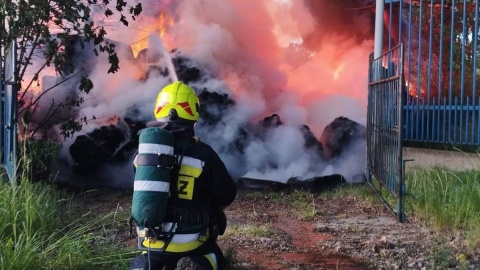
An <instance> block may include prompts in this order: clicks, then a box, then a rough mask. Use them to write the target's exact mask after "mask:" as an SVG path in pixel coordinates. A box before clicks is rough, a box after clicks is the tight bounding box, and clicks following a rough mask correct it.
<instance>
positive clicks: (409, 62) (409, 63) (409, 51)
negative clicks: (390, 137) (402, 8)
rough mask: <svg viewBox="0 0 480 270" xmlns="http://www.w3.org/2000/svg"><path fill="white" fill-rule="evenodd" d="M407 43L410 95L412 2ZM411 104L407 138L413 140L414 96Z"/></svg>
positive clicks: (408, 92)
mask: <svg viewBox="0 0 480 270" xmlns="http://www.w3.org/2000/svg"><path fill="white" fill-rule="evenodd" d="M407 44H408V52H407V55H408V59H407V70H408V72H407V81H408V86H407V94H408V95H409V96H410V85H411V81H410V75H411V72H410V70H411V59H410V57H411V52H412V5H411V4H410V5H409V10H408V41H407ZM409 104H410V106H409V110H408V113H409V116H410V121H409V123H408V124H407V128H408V131H409V132H407V134H409V136H407V138H409V139H412V140H413V138H414V137H413V128H414V127H415V125H414V123H413V117H414V115H413V106H414V105H415V99H414V96H412V101H411V103H409Z"/></svg>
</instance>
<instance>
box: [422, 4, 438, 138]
mask: <svg viewBox="0 0 480 270" xmlns="http://www.w3.org/2000/svg"><path fill="white" fill-rule="evenodd" d="M428 38H429V41H428V72H427V107H430V96H431V95H430V86H431V81H432V54H433V51H432V46H433V45H432V43H433V0H430V34H429V37H428ZM419 61H420V59H419ZM432 113H433V112H432ZM429 122H430V110H427V123H429ZM434 130H435V129H432V133H433V131H434ZM429 133H430V128H428V127H427V136H426V138H429Z"/></svg>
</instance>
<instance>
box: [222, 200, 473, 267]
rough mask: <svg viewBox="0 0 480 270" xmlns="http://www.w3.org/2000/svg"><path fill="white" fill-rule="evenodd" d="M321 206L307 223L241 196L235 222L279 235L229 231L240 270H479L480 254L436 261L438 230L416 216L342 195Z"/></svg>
mask: <svg viewBox="0 0 480 270" xmlns="http://www.w3.org/2000/svg"><path fill="white" fill-rule="evenodd" d="M243 192H245V191H243ZM315 207H316V209H318V212H317V214H316V215H315V217H314V219H313V220H311V221H303V220H301V219H300V218H299V214H298V213H296V212H295V210H294V209H292V208H291V207H289V206H287V205H284V204H282V203H276V202H272V201H271V200H269V199H267V198H266V197H265V198H262V197H261V196H258V197H254V198H242V196H241V195H240V196H239V199H237V200H236V201H235V202H234V203H233V204H232V205H231V206H230V207H228V209H227V212H226V213H227V216H228V219H229V224H230V226H237V227H238V226H246V225H249V226H253V227H260V226H265V225H268V226H269V227H270V228H271V229H272V231H274V232H275V233H273V234H272V235H270V236H259V237H255V236H250V237H245V236H243V235H239V236H235V235H230V234H227V235H225V236H222V237H221V238H220V241H219V242H220V245H221V246H222V247H223V248H224V250H226V249H227V248H228V247H234V249H235V250H236V258H237V260H238V265H239V268H238V269H265V270H267V269H268V270H270V269H344V270H353V269H389V270H390V269H479V268H476V267H479V266H480V264H478V259H479V258H476V259H474V258H472V259H473V260H472V261H471V262H470V265H469V266H467V267H466V268H459V265H458V263H457V262H455V261H449V260H447V259H446V258H442V257H440V258H438V259H437V261H435V258H432V251H433V252H435V249H436V248H438V247H436V246H435V241H434V239H433V235H434V233H433V232H431V231H429V230H428V229H426V228H425V227H424V226H422V225H420V224H417V223H416V222H415V221H414V220H407V222H406V223H404V224H400V223H397V222H396V221H395V219H394V218H393V216H392V215H391V214H390V213H388V212H387V211H386V210H385V209H384V207H383V206H381V205H376V206H371V205H369V204H367V203H365V202H364V201H361V200H359V199H356V198H350V197H341V198H330V199H316V200H315ZM440 248H446V247H440ZM434 255H435V253H434ZM438 255H439V256H442V254H441V253H440V252H439V253H438Z"/></svg>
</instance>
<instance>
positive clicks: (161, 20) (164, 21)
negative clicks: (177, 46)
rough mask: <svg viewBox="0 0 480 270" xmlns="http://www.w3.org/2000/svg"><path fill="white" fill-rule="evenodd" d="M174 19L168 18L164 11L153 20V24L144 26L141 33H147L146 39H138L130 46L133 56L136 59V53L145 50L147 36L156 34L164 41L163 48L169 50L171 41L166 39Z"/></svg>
mask: <svg viewBox="0 0 480 270" xmlns="http://www.w3.org/2000/svg"><path fill="white" fill-rule="evenodd" d="M173 23H174V19H173V17H172V16H170V14H169V12H168V11H166V10H162V11H161V13H160V15H159V16H158V17H157V18H156V19H155V22H153V23H149V24H145V28H144V29H143V30H144V31H143V33H148V35H147V36H146V37H142V36H141V37H139V41H138V42H135V43H133V44H132V45H130V47H131V48H132V51H133V55H134V56H135V57H137V55H138V53H139V52H140V51H141V50H143V49H145V48H147V46H148V36H149V35H150V34H152V33H158V35H159V36H160V37H161V38H162V40H163V41H164V46H165V47H166V48H167V49H169V48H170V47H171V46H172V44H171V40H170V39H169V38H168V31H169V30H170V27H171V26H172V25H173Z"/></svg>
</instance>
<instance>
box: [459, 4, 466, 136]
mask: <svg viewBox="0 0 480 270" xmlns="http://www.w3.org/2000/svg"><path fill="white" fill-rule="evenodd" d="M462 21H463V26H462V55H461V57H462V67H461V75H460V105H461V106H462V108H463V105H464V104H463V96H464V95H465V45H466V39H467V0H463V20H462ZM462 132H463V111H462V112H461V113H460V143H462V139H463V136H462Z"/></svg>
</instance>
